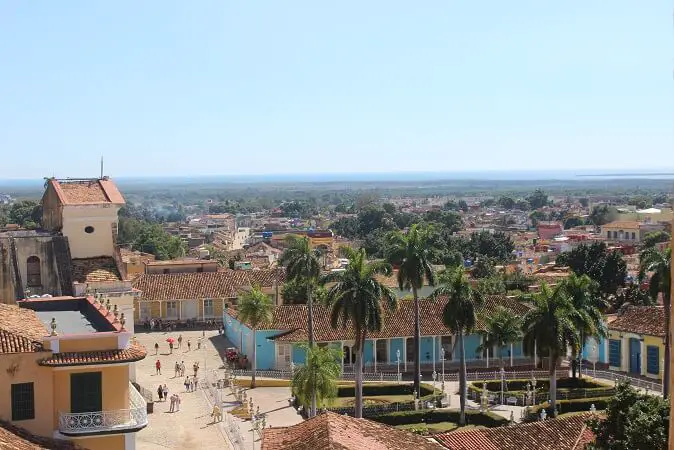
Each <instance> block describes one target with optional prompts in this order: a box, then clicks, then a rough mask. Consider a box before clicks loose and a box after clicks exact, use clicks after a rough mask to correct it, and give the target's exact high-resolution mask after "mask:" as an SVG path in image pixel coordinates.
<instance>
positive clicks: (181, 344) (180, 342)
mask: <svg viewBox="0 0 674 450" xmlns="http://www.w3.org/2000/svg"><path fill="white" fill-rule="evenodd" d="M182 346H183V335H182V334H181V335H180V336H178V348H182Z"/></svg>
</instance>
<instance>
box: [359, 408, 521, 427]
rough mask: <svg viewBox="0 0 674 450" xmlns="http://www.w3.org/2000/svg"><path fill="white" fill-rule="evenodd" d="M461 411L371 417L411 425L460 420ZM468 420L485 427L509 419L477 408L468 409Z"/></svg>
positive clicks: (436, 411) (391, 423)
mask: <svg viewBox="0 0 674 450" xmlns="http://www.w3.org/2000/svg"><path fill="white" fill-rule="evenodd" d="M459 415H460V411H459V410H458V409H457V410H454V409H451V410H423V411H399V412H392V413H388V414H381V415H378V416H373V417H371V419H372V420H374V421H376V422H380V423H383V424H386V425H391V426H393V425H410V424H415V423H419V424H421V423H426V424H429V423H441V422H452V423H458V422H459ZM466 422H467V424H468V425H480V426H484V427H489V428H493V427H499V426H502V425H506V424H507V423H508V419H506V418H505V417H503V416H500V415H498V414H495V413H492V412H480V411H476V410H467V411H466Z"/></svg>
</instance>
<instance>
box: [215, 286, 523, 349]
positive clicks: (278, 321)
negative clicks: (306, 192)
mask: <svg viewBox="0 0 674 450" xmlns="http://www.w3.org/2000/svg"><path fill="white" fill-rule="evenodd" d="M446 303H447V302H446V300H443V299H438V300H430V299H421V300H420V308H421V311H420V315H421V334H422V335H423V336H444V335H451V334H453V333H452V332H451V331H450V330H449V329H448V328H447V327H446V326H445V325H444V324H443V323H442V311H443V309H444V307H445V304H446ZM497 306H504V307H506V308H509V309H511V310H513V311H514V312H516V313H517V314H520V315H523V314H524V313H525V312H526V311H528V310H529V308H528V307H527V306H526V305H524V304H522V303H519V302H518V301H517V300H514V299H511V298H508V297H505V296H497V295H494V296H488V297H487V298H486V299H485V303H484V305H483V306H482V307H481V308H480V309H479V310H478V312H480V311H485V310H486V311H489V310H493V309H495V308H496V307H497ZM228 312H229V313H230V315H232V316H234V317H236V314H237V313H236V310H234V309H230V310H228ZM478 316H479V315H478ZM412 317H414V302H413V301H411V300H400V301H398V309H397V310H395V311H390V310H385V312H384V321H383V326H382V330H381V331H379V332H372V333H368V338H373V339H385V338H394V337H410V336H414V321H413V320H412ZM306 325H307V306H306V305H281V306H278V307H276V308H275V309H274V319H273V321H272V323H271V324H268V325H264V326H263V328H265V329H269V330H281V331H284V333H282V335H279V336H277V337H276V338H275V339H276V340H278V341H280V342H303V341H306V340H307V339H308V336H307V331H306ZM477 325H478V328H480V327H481V326H482V325H483V324H482V322H481V321H480V320H478V324H477ZM261 328H262V327H261ZM288 331H292V332H289V333H288ZM314 333H315V335H316V340H317V341H339V340H349V339H353V338H354V336H353V329H352V328H351V327H347V328H346V329H344V328H342V327H339V328H337V329H334V328H332V326H331V324H330V310H329V308H326V307H324V306H321V305H315V306H314Z"/></svg>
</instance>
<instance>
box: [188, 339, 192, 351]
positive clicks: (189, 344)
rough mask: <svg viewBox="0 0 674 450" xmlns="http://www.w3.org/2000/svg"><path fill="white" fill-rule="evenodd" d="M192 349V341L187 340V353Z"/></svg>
mask: <svg viewBox="0 0 674 450" xmlns="http://www.w3.org/2000/svg"><path fill="white" fill-rule="evenodd" d="M191 348H192V341H190V340H189V339H188V340H187V351H188V352H189V351H190V349H191Z"/></svg>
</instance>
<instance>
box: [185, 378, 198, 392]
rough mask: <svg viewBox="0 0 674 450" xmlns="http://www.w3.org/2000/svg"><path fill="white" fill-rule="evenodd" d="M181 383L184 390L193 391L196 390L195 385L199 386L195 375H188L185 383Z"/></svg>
mask: <svg viewBox="0 0 674 450" xmlns="http://www.w3.org/2000/svg"><path fill="white" fill-rule="evenodd" d="M183 384H184V385H185V391H187V392H194V391H196V390H197V387H199V380H198V378H197V377H196V375H195V376H193V377H192V378H190V377H189V376H188V377H187V378H185V383H183Z"/></svg>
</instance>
